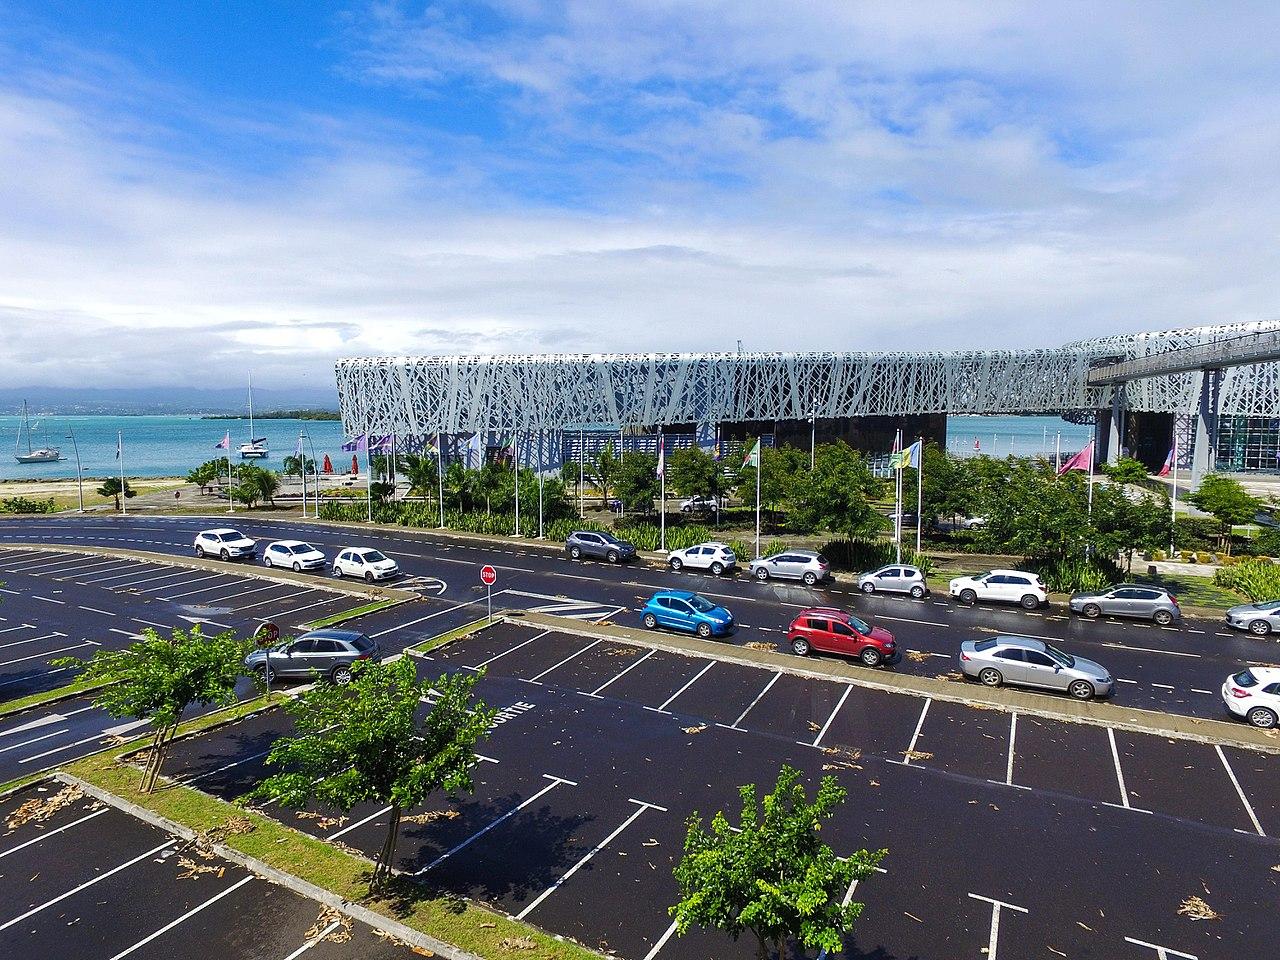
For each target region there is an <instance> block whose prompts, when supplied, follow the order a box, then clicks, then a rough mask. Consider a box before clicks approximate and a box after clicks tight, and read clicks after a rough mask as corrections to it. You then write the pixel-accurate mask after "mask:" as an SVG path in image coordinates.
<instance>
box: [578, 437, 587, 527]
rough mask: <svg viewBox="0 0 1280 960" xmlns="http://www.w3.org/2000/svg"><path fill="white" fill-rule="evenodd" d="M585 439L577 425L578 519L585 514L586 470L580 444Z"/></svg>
mask: <svg viewBox="0 0 1280 960" xmlns="http://www.w3.org/2000/svg"><path fill="white" fill-rule="evenodd" d="M585 440H586V437H585V436H584V434H583V431H582V428H581V427H579V428H578V518H579V519H581V518H583V517H585V516H586V515H587V502H586V499H585V497H586V489H587V488H586V471H585V469H584V466H583V460H582V457H583V451H582V445H583V443H584V442H585Z"/></svg>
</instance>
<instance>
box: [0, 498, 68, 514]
mask: <svg viewBox="0 0 1280 960" xmlns="http://www.w3.org/2000/svg"><path fill="white" fill-rule="evenodd" d="M57 510H58V507H57V505H56V504H55V503H54V502H53V498H52V497H50V498H49V499H48V500H32V499H31V498H30V497H6V498H5V499H3V500H0V513H56V512H57Z"/></svg>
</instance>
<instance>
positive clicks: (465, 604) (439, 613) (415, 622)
mask: <svg viewBox="0 0 1280 960" xmlns="http://www.w3.org/2000/svg"><path fill="white" fill-rule="evenodd" d="M501 594H502V591H498V593H496V594H494V596H500V595H501ZM484 599H485V598H484V597H476V598H475V599H474V600H467V601H464V602H463V603H456V604H454V605H453V606H452V607H446V608H445V609H443V610H437V611H436V612H435V613H429V614H427V615H426V616H425V617H419V618H418V619H417V620H410V621H409V622H408V623H402V624H400V625H399V626H395V627H388V628H387V629H386V630H380V631H378V632H377V633H375V634H372V637H373V639H375V640H376V639H377V638H378V637H384V636H386V635H387V634H388V633H395V632H396V631H397V630H404V629H407V628H408V627H413V626H417V625H418V624H419V623H425V622H426V621H428V620H434V619H435V618H436V617H442V616H444V615H445V614H446V613H452V612H453V611H454V610H460V609H462V608H463V607H470V606H472V605H473V604H477V603H482V602H483V601H484Z"/></svg>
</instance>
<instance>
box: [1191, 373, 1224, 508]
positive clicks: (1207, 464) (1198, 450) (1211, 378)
mask: <svg viewBox="0 0 1280 960" xmlns="http://www.w3.org/2000/svg"><path fill="white" fill-rule="evenodd" d="M1221 389H1222V371H1221V370H1205V371H1204V373H1203V374H1202V375H1201V378H1200V409H1199V410H1198V411H1197V413H1196V445H1195V452H1194V454H1193V456H1192V460H1191V486H1192V488H1193V489H1194V488H1196V487H1198V486H1200V481H1201V480H1203V479H1204V477H1205V474H1208V473H1212V472H1213V470H1214V467H1215V466H1216V465H1217V462H1218V395H1219V393H1220V391H1221Z"/></svg>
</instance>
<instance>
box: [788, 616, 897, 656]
mask: <svg viewBox="0 0 1280 960" xmlns="http://www.w3.org/2000/svg"><path fill="white" fill-rule="evenodd" d="M787 639H788V640H789V641H790V642H791V649H792V650H794V651H795V652H796V653H798V654H799V655H800V656H802V657H804V656H808V654H809V651H810V650H820V651H822V652H824V653H840V654H844V655H846V656H850V657H857V658H858V659H859V660H861V661H862V662H863V663H865V664H866V665H867V666H868V667H878V666H880V664H882V663H886V662H888V663H892V662H894V661H896V660H897V659H898V657H899V654H898V645H897V643H896V642H895V641H894V639H893V634H892V633H890V632H889V631H888V630H886V629H884V627H873V626H871V625H870V624H869V623H867V622H866V621H865V620H859V619H858V618H857V617H855V616H854V615H853V614H851V613H846V612H845V611H844V610H838V609H836V608H834V607H812V608H810V609H808V610H801V611H800V613H799V614H797V615H796V618H795V619H794V620H792V621H791V626H790V627H788V628H787Z"/></svg>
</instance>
